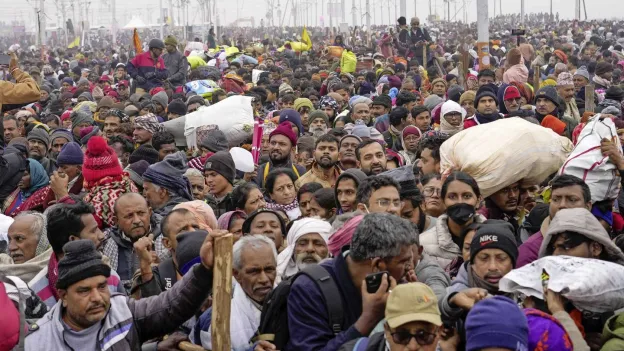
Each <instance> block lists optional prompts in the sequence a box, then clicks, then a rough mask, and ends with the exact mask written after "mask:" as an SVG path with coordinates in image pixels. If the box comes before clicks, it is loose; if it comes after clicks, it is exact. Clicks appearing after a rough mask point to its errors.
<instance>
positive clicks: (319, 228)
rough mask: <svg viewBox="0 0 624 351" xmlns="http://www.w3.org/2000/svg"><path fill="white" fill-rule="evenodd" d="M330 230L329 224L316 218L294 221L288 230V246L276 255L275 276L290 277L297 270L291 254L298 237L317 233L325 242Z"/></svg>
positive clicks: (293, 251)
mask: <svg viewBox="0 0 624 351" xmlns="http://www.w3.org/2000/svg"><path fill="white" fill-rule="evenodd" d="M330 231H331V225H330V224H329V223H328V222H325V221H323V220H321V219H318V218H303V219H299V220H297V221H295V222H294V223H293V225H292V227H291V228H290V231H289V232H288V236H287V238H288V246H286V248H285V249H284V251H282V252H281V253H280V254H279V255H278V256H277V276H278V277H280V278H282V277H290V276H292V275H294V274H296V273H297V272H298V268H297V264H296V262H295V260H294V259H293V254H294V253H295V247H296V246H297V241H298V240H299V238H301V237H302V236H304V235H306V234H310V233H318V234H320V235H321V238H323V240H325V244H327V240H329V232H330Z"/></svg>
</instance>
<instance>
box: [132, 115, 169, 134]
mask: <svg viewBox="0 0 624 351" xmlns="http://www.w3.org/2000/svg"><path fill="white" fill-rule="evenodd" d="M134 125H135V126H136V127H139V128H143V129H145V130H147V131H148V132H150V133H152V134H155V133H157V132H162V131H163V130H164V128H163V126H162V125H161V124H160V123H159V122H158V117H156V115H155V114H153V113H148V114H146V115H145V116H139V117H137V118H135V119H134Z"/></svg>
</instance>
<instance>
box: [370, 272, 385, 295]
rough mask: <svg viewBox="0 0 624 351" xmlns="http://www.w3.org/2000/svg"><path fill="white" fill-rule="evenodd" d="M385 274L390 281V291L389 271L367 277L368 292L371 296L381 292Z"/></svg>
mask: <svg viewBox="0 0 624 351" xmlns="http://www.w3.org/2000/svg"><path fill="white" fill-rule="evenodd" d="M384 274H387V276H386V277H387V279H388V289H390V273H388V272H387V271H381V272H377V273H371V274H368V275H366V278H365V279H364V280H365V281H366V291H367V292H368V293H369V294H374V293H376V292H377V290H379V287H380V286H381V279H382V278H383V275H384Z"/></svg>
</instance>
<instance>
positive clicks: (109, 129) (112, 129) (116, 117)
mask: <svg viewBox="0 0 624 351" xmlns="http://www.w3.org/2000/svg"><path fill="white" fill-rule="evenodd" d="M117 111H119V110H113V111H111V112H110V113H107V114H105V115H103V116H100V118H103V119H104V129H103V132H104V136H105V137H106V138H107V139H109V140H110V138H112V137H114V136H116V135H119V134H120V131H119V128H120V127H121V123H123V117H122V116H121V113H120V112H121V111H119V112H117Z"/></svg>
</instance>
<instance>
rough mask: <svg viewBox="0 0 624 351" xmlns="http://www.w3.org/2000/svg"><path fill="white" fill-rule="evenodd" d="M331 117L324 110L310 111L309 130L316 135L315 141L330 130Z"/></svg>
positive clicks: (313, 135)
mask: <svg viewBox="0 0 624 351" xmlns="http://www.w3.org/2000/svg"><path fill="white" fill-rule="evenodd" d="M328 124H329V117H327V113H325V112H324V111H323V110H316V111H313V112H312V113H310V117H309V118H308V131H309V132H310V134H312V137H314V141H316V139H318V138H319V137H320V136H321V135H323V134H326V133H327V130H328V128H329V127H328Z"/></svg>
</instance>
